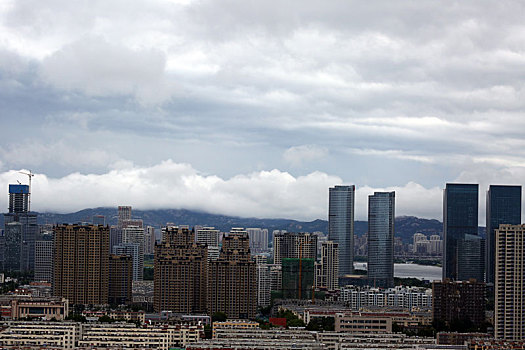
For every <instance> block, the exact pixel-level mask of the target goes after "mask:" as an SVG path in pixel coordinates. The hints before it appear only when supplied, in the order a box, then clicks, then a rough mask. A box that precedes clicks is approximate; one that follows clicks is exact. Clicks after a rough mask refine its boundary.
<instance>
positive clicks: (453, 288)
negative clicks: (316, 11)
mask: <svg viewBox="0 0 525 350" xmlns="http://www.w3.org/2000/svg"><path fill="white" fill-rule="evenodd" d="M432 317H433V319H434V321H441V322H445V324H447V325H450V324H451V323H452V322H453V321H457V320H465V319H466V320H469V321H470V322H472V324H473V325H474V326H476V327H479V326H481V325H482V323H483V322H484V321H485V283H483V282H477V281H475V280H473V279H472V280H470V281H460V282H456V281H451V280H449V279H445V280H444V281H434V282H433V283H432Z"/></svg>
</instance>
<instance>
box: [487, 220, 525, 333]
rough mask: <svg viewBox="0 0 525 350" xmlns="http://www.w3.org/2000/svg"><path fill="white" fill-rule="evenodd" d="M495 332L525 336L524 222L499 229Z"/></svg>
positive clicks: (497, 232) (501, 226)
mask: <svg viewBox="0 0 525 350" xmlns="http://www.w3.org/2000/svg"><path fill="white" fill-rule="evenodd" d="M495 233H496V237H495V238H496V242H495V243H496V246H495V247H494V248H495V250H496V261H495V262H496V268H495V283H494V286H495V297H494V299H495V308H494V316H495V320H494V336H495V337H496V338H497V339H503V340H517V341H523V340H525V225H504V224H502V225H500V226H499V229H496V232H495Z"/></svg>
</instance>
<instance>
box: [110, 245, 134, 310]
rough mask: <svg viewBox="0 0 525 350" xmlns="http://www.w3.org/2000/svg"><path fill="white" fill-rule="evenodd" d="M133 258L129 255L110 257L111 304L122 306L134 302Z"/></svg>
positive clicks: (113, 255)
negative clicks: (132, 292)
mask: <svg viewBox="0 0 525 350" xmlns="http://www.w3.org/2000/svg"><path fill="white" fill-rule="evenodd" d="M132 283H133V258H132V257H131V256H129V255H115V254H112V255H110V256H109V295H108V298H109V301H108V302H109V304H113V305H122V304H129V303H131V301H132V294H131V291H132Z"/></svg>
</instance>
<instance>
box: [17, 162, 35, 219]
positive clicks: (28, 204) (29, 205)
mask: <svg viewBox="0 0 525 350" xmlns="http://www.w3.org/2000/svg"><path fill="white" fill-rule="evenodd" d="M19 173H20V174H24V175H27V176H28V177H29V196H28V203H27V211H29V212H30V211H31V178H32V177H33V176H35V174H33V173H32V172H31V170H29V172H28V173H26V172H23V171H19Z"/></svg>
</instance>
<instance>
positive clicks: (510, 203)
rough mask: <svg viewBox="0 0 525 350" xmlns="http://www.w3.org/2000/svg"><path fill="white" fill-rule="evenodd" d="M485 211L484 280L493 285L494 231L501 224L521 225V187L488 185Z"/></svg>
mask: <svg viewBox="0 0 525 350" xmlns="http://www.w3.org/2000/svg"><path fill="white" fill-rule="evenodd" d="M486 210H487V215H486V220H487V226H486V228H487V235H486V237H487V252H486V264H485V265H486V279H487V283H494V280H495V277H494V268H495V258H496V230H497V229H498V228H499V225H501V224H510V225H519V224H521V186H500V185H490V187H489V190H488V191H487V207H486Z"/></svg>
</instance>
